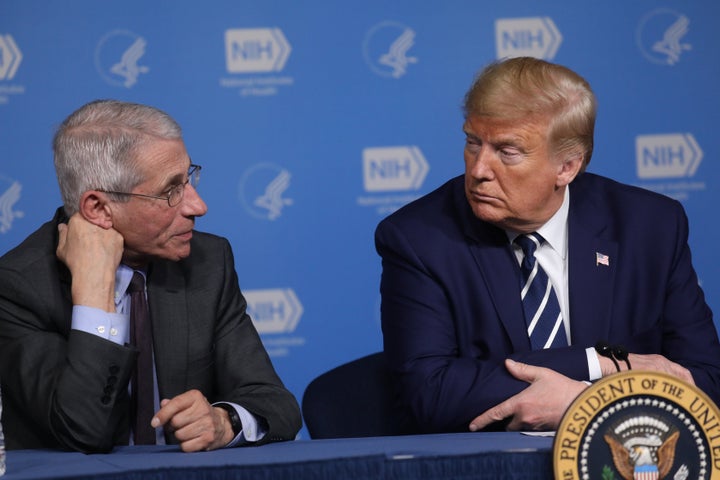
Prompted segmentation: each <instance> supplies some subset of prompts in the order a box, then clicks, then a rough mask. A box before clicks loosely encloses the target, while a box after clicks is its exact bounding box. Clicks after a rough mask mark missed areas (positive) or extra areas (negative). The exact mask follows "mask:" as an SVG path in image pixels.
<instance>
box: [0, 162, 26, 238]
mask: <svg viewBox="0 0 720 480" xmlns="http://www.w3.org/2000/svg"><path fill="white" fill-rule="evenodd" d="M0 181H1V182H0V233H6V232H9V231H10V229H11V228H12V224H13V221H14V220H15V219H16V218H22V217H23V216H24V215H25V214H24V213H23V212H20V211H17V210H13V208H14V207H15V204H16V203H17V202H18V200H20V192H21V191H22V186H21V185H20V183H19V182H17V181H6V179H3V178H2V176H0ZM5 183H9V185H4V184H5ZM5 187H7V188H5ZM3 188H5V191H3Z"/></svg>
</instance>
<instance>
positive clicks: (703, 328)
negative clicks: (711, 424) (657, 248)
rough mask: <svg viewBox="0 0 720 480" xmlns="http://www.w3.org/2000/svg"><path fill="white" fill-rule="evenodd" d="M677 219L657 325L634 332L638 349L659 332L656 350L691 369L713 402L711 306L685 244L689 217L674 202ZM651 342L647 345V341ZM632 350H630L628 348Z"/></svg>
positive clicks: (719, 372)
mask: <svg viewBox="0 0 720 480" xmlns="http://www.w3.org/2000/svg"><path fill="white" fill-rule="evenodd" d="M676 207H677V214H676V216H675V218H676V219H677V222H676V224H675V225H674V226H675V227H676V228H675V230H674V232H673V233H675V236H674V237H673V236H671V235H668V237H669V239H672V240H674V243H673V245H674V251H673V252H672V253H673V255H672V257H671V258H672V262H671V263H670V265H669V275H668V276H667V284H666V289H665V295H664V299H665V302H664V305H663V310H662V313H661V318H660V321H661V324H660V328H656V329H654V332H653V331H649V332H644V334H643V335H637V336H636V338H635V339H634V340H633V341H634V343H635V344H636V345H637V350H636V351H638V353H658V352H657V349H656V350H655V351H653V350H652V340H649V339H652V338H654V337H656V336H657V335H659V334H662V339H661V344H662V346H661V350H660V352H659V353H661V354H662V355H664V356H665V357H667V358H668V359H670V360H672V361H674V362H676V363H679V364H680V365H683V366H684V367H686V368H687V369H689V370H690V372H691V373H692V376H693V380H694V381H695V384H696V385H697V386H698V387H699V388H700V389H701V390H703V391H704V392H705V393H707V394H708V395H709V396H710V398H712V400H713V401H714V402H715V403H718V402H720V343H719V342H718V334H717V329H716V327H715V324H714V322H713V315H712V311H711V310H710V307H708V305H707V303H706V302H705V296H704V294H703V291H702V289H701V287H700V285H699V283H698V278H697V274H696V273H695V270H694V268H693V266H692V258H691V253H690V247H689V246H688V232H689V227H688V220H687V216H686V215H685V212H684V210H683V209H682V206H681V205H680V204H679V203H676ZM648 344H650V345H648ZM631 351H633V350H631Z"/></svg>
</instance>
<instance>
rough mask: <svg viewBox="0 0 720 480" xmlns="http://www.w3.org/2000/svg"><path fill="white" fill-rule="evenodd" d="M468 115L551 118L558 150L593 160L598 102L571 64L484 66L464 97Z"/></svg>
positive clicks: (531, 61) (529, 61) (521, 61)
mask: <svg viewBox="0 0 720 480" xmlns="http://www.w3.org/2000/svg"><path fill="white" fill-rule="evenodd" d="M463 109H464V112H465V117H466V118H467V117H468V116H480V117H492V118H500V119H504V120H519V121H528V120H531V119H533V118H534V119H541V120H544V121H547V122H548V125H549V128H548V134H549V135H548V136H549V141H550V145H551V147H552V148H553V150H554V151H555V153H557V154H563V153H571V152H575V151H580V153H582V154H583V167H582V168H583V170H584V169H585V167H586V166H587V164H588V163H589V162H590V157H591V156H592V151H593V135H594V130H595V116H596V112H597V101H596V99H595V94H594V93H593V91H592V89H591V88H590V85H589V84H588V82H587V81H586V80H585V79H584V78H582V77H581V76H580V75H578V74H577V73H575V72H573V71H572V70H570V69H569V68H566V67H563V66H562V65H557V64H554V63H549V62H546V61H544V60H539V59H537V58H532V57H520V58H510V59H506V60H502V61H499V62H496V63H493V64H490V65H489V66H488V67H486V68H485V69H484V70H483V71H482V72H481V73H480V75H479V76H478V77H477V78H476V79H475V81H474V82H473V84H472V86H471V87H470V90H468V92H467V94H466V95H465V104H464V105H463Z"/></svg>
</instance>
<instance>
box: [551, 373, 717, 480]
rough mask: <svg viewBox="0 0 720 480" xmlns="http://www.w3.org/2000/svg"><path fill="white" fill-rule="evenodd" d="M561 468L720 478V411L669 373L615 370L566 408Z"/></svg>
mask: <svg viewBox="0 0 720 480" xmlns="http://www.w3.org/2000/svg"><path fill="white" fill-rule="evenodd" d="M553 468H554V471H555V478H556V479H560V480H579V479H582V480H596V479H601V480H621V479H624V480H662V479H672V480H686V479H693V480H694V479H712V480H720V411H719V410H718V407H717V406H716V405H715V404H714V403H713V402H712V400H710V398H709V397H708V396H707V395H705V393H703V392H702V391H701V390H700V389H699V388H697V387H695V386H694V385H690V384H688V383H686V382H684V381H682V380H680V379H678V378H676V377H672V376H670V375H667V374H664V373H659V372H644V371H635V370H632V371H628V372H622V373H616V374H614V375H610V376H608V377H605V378H603V379H601V380H599V381H597V382H596V383H594V384H593V385H591V386H589V387H588V388H587V389H585V391H583V392H582V393H581V394H580V395H579V396H578V397H577V398H576V399H575V400H574V401H573V403H572V404H571V405H570V407H569V408H568V410H567V411H566V412H565V415H564V416H563V418H562V421H561V422H560V426H559V427H558V430H557V434H556V435H555V440H554V442H553Z"/></svg>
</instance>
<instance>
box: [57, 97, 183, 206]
mask: <svg viewBox="0 0 720 480" xmlns="http://www.w3.org/2000/svg"><path fill="white" fill-rule="evenodd" d="M160 139H163V140H180V139H182V130H181V129H180V126H179V125H178V124H177V122H175V120H173V119H172V118H171V117H170V116H169V115H168V114H167V113H165V112H163V111H162V110H159V109H157V108H154V107H150V106H147V105H140V104H136V103H128V102H120V101H117V100H96V101H93V102H90V103H88V104H86V105H83V106H82V107H80V108H79V109H78V110H76V111H75V112H73V113H72V114H70V116H69V117H67V118H66V119H65V121H64V122H63V123H62V124H61V125H60V127H59V128H58V129H57V132H56V133H55V137H54V138H53V153H54V159H55V160H54V161H55V172H56V173H57V178H58V184H59V186H60V193H61V195H62V199H63V204H64V207H65V213H66V214H67V215H68V216H71V215H73V214H74V213H76V212H77V211H78V209H79V206H80V197H81V196H82V195H83V193H85V192H87V191H89V190H108V191H119V192H130V191H132V189H133V188H135V187H136V186H137V185H138V184H140V183H141V182H142V181H143V180H144V179H143V178H142V176H141V174H140V171H139V169H138V163H137V157H136V155H137V152H138V149H139V147H141V146H142V145H146V144H147V143H148V142H151V141H154V140H160ZM115 200H118V201H124V200H127V197H122V196H118V197H117V198H115Z"/></svg>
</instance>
